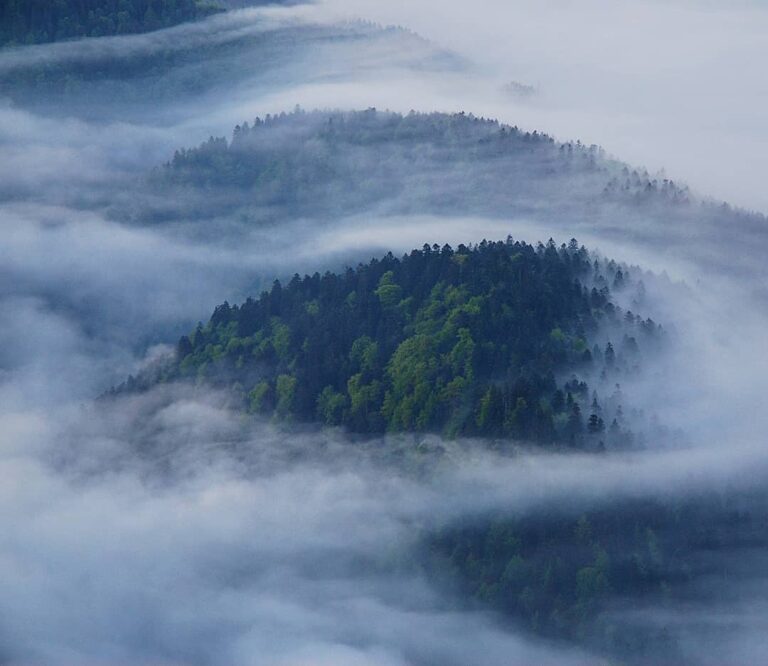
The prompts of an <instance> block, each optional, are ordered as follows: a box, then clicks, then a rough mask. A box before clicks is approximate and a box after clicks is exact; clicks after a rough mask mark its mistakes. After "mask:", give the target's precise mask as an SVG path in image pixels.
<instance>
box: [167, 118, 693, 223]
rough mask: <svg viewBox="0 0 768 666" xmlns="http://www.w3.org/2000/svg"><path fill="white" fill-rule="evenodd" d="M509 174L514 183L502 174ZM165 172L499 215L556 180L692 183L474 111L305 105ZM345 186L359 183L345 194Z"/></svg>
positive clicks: (619, 189) (271, 198) (609, 189)
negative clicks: (312, 109) (654, 173)
mask: <svg viewBox="0 0 768 666" xmlns="http://www.w3.org/2000/svg"><path fill="white" fill-rule="evenodd" d="M458 166H460V167H461V168H460V169H458V168H457V167H458ZM502 174H503V176H504V181H505V182H504V183H501V182H500V181H499V180H498V177H499V176H500V175H502ZM159 175H160V178H159V182H160V183H172V184H180V185H186V186H191V187H194V188H198V189H202V190H207V191H210V190H215V189H220V188H224V189H226V190H227V191H229V192H230V193H231V192H236V191H239V192H241V193H243V192H245V193H247V199H246V200H247V201H248V202H250V203H251V204H254V203H258V204H281V205H286V204H288V205H295V206H302V205H314V206H317V205H318V199H317V195H318V193H319V191H321V190H323V188H326V189H327V188H328V187H330V188H331V191H332V193H333V194H338V195H342V194H343V195H344V196H343V199H342V200H343V201H344V202H345V204H346V205H349V204H350V203H351V204H352V206H353V207H354V206H355V205H365V204H367V205H370V204H372V203H375V202H377V201H378V200H381V199H397V198H398V197H400V196H402V197H403V198H404V201H403V202H402V203H403V205H405V206H408V207H417V208H429V209H431V210H435V206H437V207H438V209H444V210H449V209H450V208H451V207H455V206H459V209H468V208H475V209H476V210H485V211H486V212H488V211H496V212H498V210H499V209H503V208H504V207H520V206H523V207H529V208H530V209H535V208H537V207H538V206H540V205H541V203H542V202H541V200H540V197H538V198H537V197H536V196H533V192H536V193H537V194H539V195H542V194H545V193H550V194H553V195H554V194H560V195H562V192H560V193H558V188H559V187H561V186H562V183H563V182H566V181H567V182H569V183H570V184H571V187H572V186H573V185H574V183H579V184H580V186H582V187H583V188H584V192H583V193H579V192H577V191H574V192H572V196H573V197H574V201H579V200H580V197H582V196H584V195H587V197H588V198H589V197H591V198H598V199H603V200H605V201H612V200H620V201H625V202H632V203H635V204H648V203H653V202H655V203H661V204H675V205H685V204H688V203H689V192H688V189H687V188H686V187H680V186H678V185H676V184H675V183H674V182H673V181H671V180H669V179H659V178H654V177H653V176H651V175H650V174H649V173H648V172H647V171H645V170H642V169H641V170H638V169H630V168H629V167H627V166H626V165H623V164H621V163H619V162H615V161H613V160H610V159H608V158H607V157H606V155H605V153H604V151H603V150H602V149H601V148H599V147H598V146H595V145H591V146H586V145H584V144H582V143H581V142H579V141H577V142H575V143H574V142H565V143H558V142H556V141H555V140H554V139H553V138H552V137H550V136H548V135H547V134H543V133H539V132H537V131H533V132H527V131H523V130H520V129H519V128H518V127H516V126H510V125H506V124H504V123H500V122H498V121H496V120H491V119H486V118H479V117H476V116H474V115H472V114H465V113H455V114H446V113H417V112H411V113H409V114H407V115H402V114H398V113H391V112H382V111H377V110H376V109H368V110H366V111H358V112H347V113H343V112H331V113H327V112H310V113H306V112H304V111H302V110H300V109H297V110H296V111H294V112H293V113H289V114H286V113H281V114H279V115H274V116H271V115H267V116H266V118H264V119H262V118H256V119H255V120H254V121H253V123H252V124H251V123H248V122H245V123H243V124H242V125H238V126H237V127H235V129H234V133H233V136H232V139H231V140H229V141H228V140H227V139H226V138H225V137H218V138H215V137H211V138H209V139H208V141H206V142H205V143H203V144H201V145H200V146H199V147H197V148H192V149H181V150H178V151H176V153H175V154H174V156H173V159H172V160H171V161H170V162H169V163H168V164H166V165H165V168H164V169H163V170H162V171H161V172H160V174H159ZM446 178H447V182H446V180H445V179H446ZM502 184H503V186H504V187H503V188H502V187H501V185H502ZM346 186H351V188H352V190H353V191H352V192H345V191H343V190H342V188H344V187H346ZM531 187H533V188H534V189H533V192H530V191H529V189H530V188H531ZM435 192H437V193H438V194H439V196H438V195H436V194H435ZM328 198H329V199H330V198H331V197H330V196H329V197H328ZM559 198H561V196H560V197H555V199H554V200H555V201H556V200H557V199H559ZM238 200H240V201H242V200H243V199H242V196H241V197H236V198H235V201H238ZM321 205H324V204H321Z"/></svg>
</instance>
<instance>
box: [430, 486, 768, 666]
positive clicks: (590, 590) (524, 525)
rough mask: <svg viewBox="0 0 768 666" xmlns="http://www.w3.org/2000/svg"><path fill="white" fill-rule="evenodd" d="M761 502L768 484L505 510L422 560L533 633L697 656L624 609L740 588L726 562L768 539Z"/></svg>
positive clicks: (625, 649)
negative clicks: (628, 604)
mask: <svg viewBox="0 0 768 666" xmlns="http://www.w3.org/2000/svg"><path fill="white" fill-rule="evenodd" d="M765 500H766V498H765V493H764V491H762V490H760V491H755V490H754V489H748V490H745V489H738V490H737V489H730V490H728V491H727V492H715V491H712V492H707V493H704V492H701V493H698V494H696V495H695V496H693V497H684V498H680V497H678V498H676V499H675V498H669V497H659V498H654V499H652V498H642V499H640V498H631V499H630V498H623V499H617V500H616V501H615V502H614V503H613V504H611V505H610V506H603V507H600V508H590V509H587V510H586V511H585V512H583V513H580V512H578V510H574V511H568V510H567V509H566V510H564V509H563V507H562V506H561V507H558V509H557V510H556V511H548V510H547V509H546V508H542V509H540V510H538V511H536V512H534V513H532V514H529V515H515V514H514V513H512V512H506V513H503V512H499V513H497V514H495V515H492V516H483V517H482V518H481V519H479V520H475V521H473V522H470V523H465V524H455V523H453V524H450V525H446V526H442V527H440V528H437V529H435V530H433V531H432V532H430V534H429V535H428V536H427V538H426V542H425V566H426V568H427V570H428V571H429V573H430V574H431V575H432V576H434V577H435V579H437V580H441V581H442V582H443V583H445V584H447V585H449V586H451V587H453V588H454V589H456V590H457V591H458V592H460V594H461V595H462V596H465V597H466V596H469V597H470V598H473V599H474V600H475V601H477V602H479V603H481V604H483V605H485V606H487V607H489V608H493V609H494V610H497V611H499V612H501V613H502V614H503V615H505V616H507V617H509V618H510V619H512V620H514V621H515V622H516V623H518V624H519V625H522V626H523V627H525V628H526V629H529V630H531V631H532V632H534V633H537V634H540V635H544V636H552V637H559V638H564V637H566V638H569V639H572V640H576V641H578V642H580V643H582V644H587V645H589V646H590V647H591V648H593V649H598V650H600V651H604V652H607V653H610V654H613V655H615V656H617V657H619V658H620V659H621V662H620V663H627V664H629V663H642V664H648V663H665V664H672V663H680V664H682V663H689V662H688V661H687V660H686V658H685V656H684V655H685V645H684V643H683V644H680V643H679V642H678V640H677V639H678V637H676V636H674V635H673V634H671V633H670V632H669V631H668V627H667V626H666V625H665V623H663V622H662V623H655V624H654V623H652V622H648V621H647V620H648V618H643V617H641V616H638V617H636V618H634V619H633V618H632V616H631V615H630V616H627V615H622V613H621V608H622V605H621V604H622V600H626V599H632V600H633V603H634V605H635V606H637V604H645V605H647V606H648V607H649V608H654V609H657V610H661V609H663V608H664V606H665V605H666V604H669V605H670V606H674V605H675V604H679V603H686V602H687V603H691V601H692V600H694V599H695V600H697V602H698V603H702V602H703V603H704V604H706V603H709V602H712V601H713V599H715V598H718V596H719V595H722V590H724V589H729V588H731V587H734V586H738V584H739V577H740V575H742V574H741V573H740V572H739V570H738V567H737V566H735V567H729V566H724V565H723V562H724V561H727V559H726V557H727V554H728V553H733V552H734V550H738V549H739V548H743V549H750V548H752V549H764V548H765V547H766V546H767V545H768V544H766V537H765V535H766V529H765V528H766V524H765V523H766V521H765V513H764V512H763V511H762V510H760V511H756V510H755V507H757V506H760V507H765ZM715 555H719V556H720V557H715ZM713 580H714V581H717V584H716V585H713V584H710V585H706V584H703V583H702V581H713ZM718 585H719V587H718ZM612 611H613V612H612Z"/></svg>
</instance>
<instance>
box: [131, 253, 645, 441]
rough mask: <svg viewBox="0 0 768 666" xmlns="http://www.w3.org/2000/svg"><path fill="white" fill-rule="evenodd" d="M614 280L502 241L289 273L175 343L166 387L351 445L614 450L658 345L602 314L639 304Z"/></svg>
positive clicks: (604, 271) (586, 260)
mask: <svg viewBox="0 0 768 666" xmlns="http://www.w3.org/2000/svg"><path fill="white" fill-rule="evenodd" d="M625 270H626V269H625ZM625 270H622V268H621V267H619V266H617V265H616V264H615V263H613V262H604V263H602V264H601V263H600V262H595V261H594V260H593V259H592V258H590V256H589V254H588V253H587V251H586V250H585V249H584V248H579V246H578V244H577V243H576V242H575V241H572V242H571V243H570V245H568V246H565V245H563V246H561V247H560V248H557V247H556V246H555V244H554V243H553V242H550V243H548V244H547V245H546V246H544V245H539V247H538V248H535V247H533V246H531V245H527V244H525V243H521V242H515V241H512V240H511V239H510V240H508V241H507V242H498V243H488V242H483V243H480V244H479V245H477V246H475V247H472V248H468V247H465V246H463V245H461V246H459V247H458V248H457V249H456V250H453V249H452V248H451V247H449V246H447V245H446V246H444V247H443V248H439V247H438V246H436V245H435V246H433V247H430V246H428V245H427V246H425V247H424V248H423V249H422V250H414V251H413V252H411V253H410V254H408V255H406V256H404V257H403V258H402V259H397V258H395V257H394V256H392V255H391V254H390V255H387V256H385V257H384V258H383V259H381V260H373V261H371V262H370V263H368V264H365V265H362V264H361V265H360V266H358V268H357V269H349V270H347V271H346V272H345V273H342V274H332V273H326V274H325V275H322V276H321V275H319V274H315V275H312V276H305V277H304V278H300V277H299V276H298V275H297V276H295V277H294V278H293V279H292V280H291V281H290V283H289V284H287V285H286V286H282V285H281V284H280V283H279V282H275V284H274V286H273V288H272V289H271V291H269V292H265V293H263V294H262V295H261V296H260V297H259V298H258V299H256V300H253V299H249V300H248V301H246V302H245V303H244V304H243V305H241V306H239V307H238V306H234V307H233V306H230V305H229V304H226V303H225V304H223V305H222V306H220V307H218V308H217V309H216V311H215V312H214V314H213V316H212V317H211V320H210V321H209V323H208V324H207V325H206V326H204V327H203V326H199V327H198V328H197V329H196V330H195V331H194V332H193V333H192V334H191V335H190V336H184V337H182V339H181V341H180V342H179V345H178V353H177V356H176V358H175V360H174V361H173V363H172V365H171V367H170V368H166V369H164V371H163V379H166V380H169V379H183V378H194V379H196V380H197V381H203V382H206V383H208V384H211V385H214V386H226V387H230V388H232V389H233V390H234V391H235V393H236V394H239V395H240V396H241V399H242V400H243V404H244V406H246V407H247V408H248V409H249V410H250V411H253V412H257V413H262V414H267V415H273V416H274V417H275V418H277V419H279V420H289V421H291V420H299V421H317V422H320V423H324V424H327V425H343V426H345V427H346V428H348V429H350V430H352V431H356V432H363V433H375V432H382V431H385V430H388V431H421V432H425V431H426V432H438V433H445V434H448V435H451V436H455V435H465V436H467V435H474V436H483V437H501V438H510V437H512V438H518V439H529V440H533V441H537V442H541V443H545V444H556V443H560V444H564V445H569V446H579V447H587V448H595V449H603V448H605V447H624V446H627V445H629V444H630V443H631V439H632V437H631V435H630V434H629V433H628V432H627V431H626V429H625V425H626V423H625V421H624V408H623V407H622V405H621V404H620V402H621V398H620V396H619V395H618V394H617V393H616V385H617V384H618V382H621V381H623V380H624V379H625V378H626V377H627V376H630V375H632V374H633V373H637V372H640V365H641V350H642V349H646V350H648V349H654V348H655V347H656V345H657V343H658V340H659V336H660V331H659V328H658V326H657V325H656V324H655V323H654V322H653V321H651V320H649V319H645V320H643V319H642V318H641V317H639V316H637V315H635V314H633V313H632V312H629V311H626V312H625V311H623V310H622V309H621V308H619V307H617V306H616V305H615V304H614V303H613V302H612V300H611V296H610V294H611V288H613V289H615V290H617V291H628V292H629V293H630V294H631V293H633V292H634V291H635V290H637V289H640V292H641V291H642V287H641V286H640V285H639V283H634V282H633V280H632V278H631V277H630V274H629V273H627V272H625ZM640 292H638V293H640ZM586 380H588V381H590V382H592V381H594V384H593V386H592V387H590V386H589V385H588V384H587V381H586ZM141 384H142V380H139V382H138V386H140V385H141ZM136 386H137V383H136V380H131V381H130V382H129V385H128V387H130V388H135V387H136ZM605 390H609V392H608V393H603V397H601V396H600V395H599V394H598V391H600V392H604V391H605ZM624 407H626V405H625V406H624Z"/></svg>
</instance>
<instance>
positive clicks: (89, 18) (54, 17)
mask: <svg viewBox="0 0 768 666" xmlns="http://www.w3.org/2000/svg"><path fill="white" fill-rule="evenodd" d="M220 11H223V7H222V6H221V5H220V4H219V3H217V2H215V0H0V46H4V45H21V44H40V43H44V42H57V41H62V40H66V39H74V38H78V37H105V36H109V35H125V34H130V33H137V32H149V31H151V30H159V29H160V28H167V27H169V26H172V25H176V24H178V23H183V22H185V21H193V20H196V19H199V18H202V17H204V16H209V15H210V14H214V13H216V12H220Z"/></svg>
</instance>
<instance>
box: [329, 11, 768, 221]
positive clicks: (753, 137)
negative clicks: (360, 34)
mask: <svg viewBox="0 0 768 666" xmlns="http://www.w3.org/2000/svg"><path fill="white" fill-rule="evenodd" d="M324 6H325V7H326V8H327V9H328V11H331V12H333V13H334V15H349V16H360V17H365V18H369V19H374V20H377V21H380V22H382V23H385V24H390V23H391V24H400V25H403V26H405V27H408V28H411V29H413V30H415V31H417V32H418V33H419V34H421V35H423V36H425V37H427V38H429V39H431V40H434V41H435V42H438V43H439V44H441V45H444V46H447V47H450V48H452V49H455V50H457V51H458V52H460V53H462V54H464V55H466V56H468V57H469V58H471V59H473V60H474V61H476V62H478V63H480V65H481V66H482V71H483V74H484V75H485V76H486V77H488V79H490V80H491V81H492V82H494V83H497V84H498V87H501V86H503V84H504V83H505V82H508V81H511V80H515V81H519V82H522V83H525V84H530V85H534V86H536V87H537V88H538V89H539V96H538V97H536V98H534V99H532V100H530V101H529V102H526V103H520V102H518V101H516V100H514V99H511V98H508V99H505V98H504V96H503V95H498V94H493V93H494V92H497V91H494V90H492V89H489V90H486V91H480V89H479V86H478V81H477V80H476V79H472V80H465V81H456V82H453V84H454V85H455V86H456V87H455V88H454V89H453V90H452V91H451V93H452V95H454V96H455V98H456V100H457V102H458V103H461V105H462V106H463V107H464V108H466V110H467V111H474V112H475V113H488V114H494V115H498V116H501V117H502V118H504V119H505V120H508V121H510V122H513V123H517V124H520V125H524V126H526V127H530V128H538V129H540V130H544V131H547V132H549V133H551V134H554V135H555V136H557V137H558V138H563V139H571V138H573V139H576V138H579V139H581V140H582V141H584V142H586V143H599V144H601V145H603V146H604V147H605V148H606V149H607V150H608V151H609V152H611V153H613V154H615V155H616V156H618V157H620V158H621V159H624V160H626V161H628V162H631V163H635V164H639V165H643V166H646V167H648V168H649V169H652V170H656V169H660V168H666V170H667V172H668V174H669V175H671V176H672V177H674V178H676V179H679V180H684V181H687V182H688V183H689V184H690V185H693V186H694V187H695V188H696V189H698V190H699V191H701V192H703V193H704V194H708V195H711V196H714V197H717V198H724V199H728V200H730V201H732V202H734V203H736V204H739V205H742V206H745V207H750V208H756V209H759V210H761V211H763V212H766V211H768V189H766V187H765V185H764V177H765V174H766V173H767V172H768V115H766V114H765V108H766V104H767V103H768V77H766V74H765V63H766V62H768V39H766V38H765V36H766V34H768V5H767V4H766V3H758V2H727V1H715V0H713V1H710V2H705V1H703V0H702V1H695V0H690V1H684V0H678V1H674V0H673V1H671V2H660V1H654V0H631V1H629V0H579V1H578V2H577V1H571V0H477V1H475V2H471V3H467V2H451V3H446V2H434V0H391V1H388V2H379V1H378V0H325V3H324Z"/></svg>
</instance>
